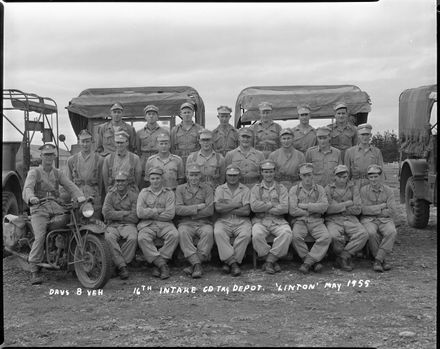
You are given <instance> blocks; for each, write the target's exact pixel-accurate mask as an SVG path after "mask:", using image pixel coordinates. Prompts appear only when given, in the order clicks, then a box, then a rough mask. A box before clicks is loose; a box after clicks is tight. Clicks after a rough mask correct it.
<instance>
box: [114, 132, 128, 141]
mask: <svg viewBox="0 0 440 349" xmlns="http://www.w3.org/2000/svg"><path fill="white" fill-rule="evenodd" d="M129 138H130V136H129V135H128V133H127V132H125V131H118V132H116V133H115V141H127V140H128V139H129Z"/></svg>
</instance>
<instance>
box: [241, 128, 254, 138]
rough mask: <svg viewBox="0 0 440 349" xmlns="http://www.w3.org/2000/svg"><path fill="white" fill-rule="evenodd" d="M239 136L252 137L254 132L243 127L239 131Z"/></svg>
mask: <svg viewBox="0 0 440 349" xmlns="http://www.w3.org/2000/svg"><path fill="white" fill-rule="evenodd" d="M238 134H239V135H240V136H241V135H247V136H249V137H252V136H253V135H254V133H253V132H252V130H251V129H250V128H249V127H242V128H240V129H239V130H238Z"/></svg>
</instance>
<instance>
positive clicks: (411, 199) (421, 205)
mask: <svg viewBox="0 0 440 349" xmlns="http://www.w3.org/2000/svg"><path fill="white" fill-rule="evenodd" d="M414 192H415V184H414V178H413V177H409V178H408V181H407V182H406V186H405V207H406V216H407V219H408V224H409V225H410V226H411V227H414V228H419V229H423V228H425V227H426V226H427V225H428V221H429V203H428V201H426V200H423V199H416V198H415V195H414Z"/></svg>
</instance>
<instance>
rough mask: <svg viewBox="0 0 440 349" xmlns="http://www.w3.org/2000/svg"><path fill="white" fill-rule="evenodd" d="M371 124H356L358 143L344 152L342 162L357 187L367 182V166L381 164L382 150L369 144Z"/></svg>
mask: <svg viewBox="0 0 440 349" xmlns="http://www.w3.org/2000/svg"><path fill="white" fill-rule="evenodd" d="M371 129H372V127H371V125H370V124H361V125H359V126H358V133H359V144H357V145H354V146H352V147H351V148H348V149H347V150H346V152H345V159H344V164H345V165H346V166H347V167H348V170H349V173H350V176H351V179H352V180H353V182H354V183H355V184H356V186H357V187H358V188H360V187H363V186H364V185H366V184H368V183H369V182H368V176H367V168H368V166H370V165H373V164H376V165H379V166H383V157H382V152H381V151H380V149H379V148H376V147H375V146H374V145H371V144H370V140H371Z"/></svg>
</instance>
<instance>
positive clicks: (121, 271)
mask: <svg viewBox="0 0 440 349" xmlns="http://www.w3.org/2000/svg"><path fill="white" fill-rule="evenodd" d="M119 277H120V278H121V280H127V279H128V270H127V267H126V266H123V267H120V268H119Z"/></svg>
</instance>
